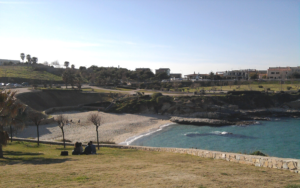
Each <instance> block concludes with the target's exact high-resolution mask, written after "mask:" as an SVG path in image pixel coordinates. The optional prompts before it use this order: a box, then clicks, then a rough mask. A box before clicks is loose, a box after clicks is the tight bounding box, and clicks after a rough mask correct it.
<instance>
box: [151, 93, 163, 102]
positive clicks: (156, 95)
mask: <svg viewBox="0 0 300 188" xmlns="http://www.w3.org/2000/svg"><path fill="white" fill-rule="evenodd" d="M162 95H163V94H162V93H153V94H152V100H154V101H156V98H157V97H160V96H162Z"/></svg>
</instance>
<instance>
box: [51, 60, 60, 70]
mask: <svg viewBox="0 0 300 188" xmlns="http://www.w3.org/2000/svg"><path fill="white" fill-rule="evenodd" d="M51 65H52V66H54V67H58V68H59V67H60V64H59V62H58V61H57V60H56V61H53V62H51Z"/></svg>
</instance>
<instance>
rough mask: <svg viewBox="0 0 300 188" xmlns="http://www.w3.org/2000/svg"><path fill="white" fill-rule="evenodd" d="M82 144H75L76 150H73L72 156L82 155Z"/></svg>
mask: <svg viewBox="0 0 300 188" xmlns="http://www.w3.org/2000/svg"><path fill="white" fill-rule="evenodd" d="M80 144H81V143H78V142H76V143H75V144H74V150H73V152H72V155H79V154H81V153H82V149H81V148H82V147H81V148H80Z"/></svg>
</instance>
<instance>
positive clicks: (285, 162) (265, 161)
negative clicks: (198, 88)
mask: <svg viewBox="0 0 300 188" xmlns="http://www.w3.org/2000/svg"><path fill="white" fill-rule="evenodd" d="M13 140H15V141H29V142H37V141H36V140H29V139H22V138H13ZM40 143H45V144H57V145H62V142H53V141H40ZM67 145H73V144H70V143H68V144H67ZM100 147H109V148H120V149H137V150H144V151H157V152H172V153H181V154H189V155H195V156H199V157H204V158H212V159H221V160H226V161H229V162H235V163H241V164H247V165H253V166H256V167H266V168H275V169H281V170H289V171H291V172H294V173H299V174H300V160H299V159H289V158H277V157H264V156H257V155H245V154H238V153H228V152H220V151H209V150H201V149H187V148H162V147H146V146H125V145H115V144H100Z"/></svg>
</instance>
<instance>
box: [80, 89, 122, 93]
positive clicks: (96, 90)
mask: <svg viewBox="0 0 300 188" xmlns="http://www.w3.org/2000/svg"><path fill="white" fill-rule="evenodd" d="M82 91H90V92H91V91H93V92H97V93H120V92H118V91H117V90H116V91H111V90H106V89H91V88H85V89H82Z"/></svg>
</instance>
